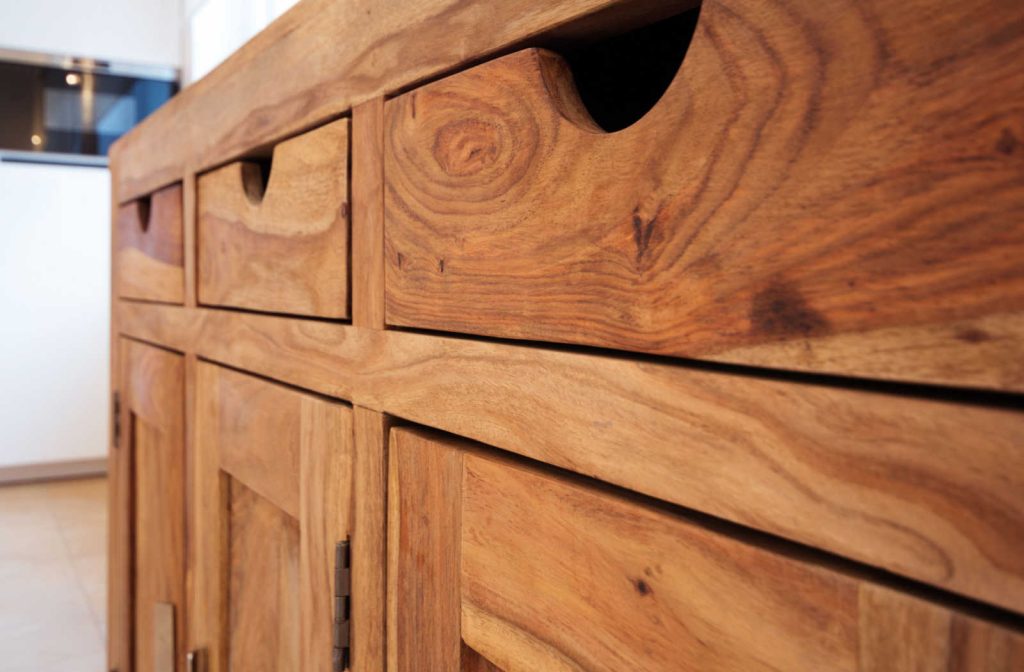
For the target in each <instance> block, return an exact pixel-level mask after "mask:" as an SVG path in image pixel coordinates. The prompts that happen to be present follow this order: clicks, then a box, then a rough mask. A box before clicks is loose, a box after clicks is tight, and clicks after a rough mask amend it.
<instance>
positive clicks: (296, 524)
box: [190, 362, 353, 672]
mask: <svg viewBox="0 0 1024 672" xmlns="http://www.w3.org/2000/svg"><path fill="white" fill-rule="evenodd" d="M247 426H248V427H253V428H255V429H257V430H261V431H263V432H265V433H267V434H268V436H267V437H265V438H264V439H263V441H264V442H263V443H261V444H258V445H256V446H253V445H252V444H251V443H250V442H249V440H250V439H252V438H253V435H252V434H251V433H247V432H246V431H238V430H240V428H242V427H247ZM254 431H255V430H254ZM352 432H353V424H352V412H351V410H350V409H349V408H348V407H346V406H345V405H343V404H340V403H337V402H333V401H328V400H325V399H323V398H320V397H318V396H315V395H311V394H306V393H302V392H298V391H295V390H293V389H288V388H284V387H282V386H280V385H275V384H274V383H270V382H267V381H265V380H260V379H258V378H255V377H253V376H250V375H246V374H242V373H238V372H235V371H231V370H228V369H224V368H222V367H218V366H216V365H214V364H210V363H206V362H200V363H199V366H198V371H197V399H196V441H195V446H196V452H197V455H196V460H195V465H196V467H195V468H196V472H195V474H194V475H193V483H194V490H193V497H194V498H195V501H196V504H195V509H196V511H197V515H196V516H195V522H196V529H195V535H194V539H195V541H194V544H195V554H194V556H193V558H194V576H193V580H192V582H191V586H192V590H193V591H194V599H193V602H192V604H193V613H192V614H190V617H191V619H192V620H191V622H192V624H193V626H194V628H193V630H192V642H193V643H194V645H196V646H199V647H202V648H204V649H206V650H207V651H208V654H209V659H210V668H209V669H210V670H212V671H214V672H218V671H222V670H228V669H253V670H258V669H267V670H279V669H281V670H283V669H298V670H304V671H306V670H312V671H326V670H330V669H331V647H332V631H331V623H332V620H333V609H334V604H333V592H332V591H333V581H334V546H335V543H336V542H337V541H340V540H342V539H345V538H346V536H348V534H349V531H350V528H351V522H350V507H351V489H350V488H351V481H352V464H351V460H352V452H353V443H352ZM232 444H234V445H232ZM260 446H265V447H266V448H267V449H268V450H272V449H273V447H277V448H278V449H280V450H282V451H283V452H285V453H286V454H288V455H292V454H297V455H298V459H297V460H295V459H292V458H291V457H288V458H284V459H282V458H280V457H277V456H271V455H268V454H266V451H261V450H260ZM246 448H253V449H254V450H253V452H254V453H255V455H253V456H251V457H247V458H246V459H247V460H251V461H254V462H256V463H257V464H256V466H255V467H254V465H253V464H252V462H251V461H241V462H240V461H239V460H238V459H232V458H230V457H227V456H229V455H232V454H234V455H236V458H237V456H238V455H240V454H241V453H242V452H245V449H246ZM261 460H263V461H262V462H261ZM253 486H255V487H253ZM256 487H258V488H260V490H262V491H263V492H264V493H269V495H264V494H261V492H260V491H259V490H256V489H255V488H256ZM271 498H273V499H271ZM275 500H276V501H275ZM282 502H284V505H282ZM291 504H295V511H294V514H293V513H289V512H288V511H287V510H286V507H288V506H290V505H291ZM246 530H249V531H250V532H251V534H246V533H245V531H246ZM239 535H241V536H239ZM257 549H258V550H257ZM260 554H262V559H257V558H256V556H260ZM266 591H270V592H271V593H272V594H273V595H272V597H271V598H267V599H263V598H264V597H266V596H265V595H263V593H264V592H266ZM229 665H230V667H229Z"/></svg>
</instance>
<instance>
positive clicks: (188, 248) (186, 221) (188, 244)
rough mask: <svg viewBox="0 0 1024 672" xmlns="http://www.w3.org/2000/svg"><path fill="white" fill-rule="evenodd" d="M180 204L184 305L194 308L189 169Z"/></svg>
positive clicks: (192, 194)
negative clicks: (182, 207) (181, 208)
mask: <svg viewBox="0 0 1024 672" xmlns="http://www.w3.org/2000/svg"><path fill="white" fill-rule="evenodd" d="M182 203H183V204H184V208H185V210H184V213H183V217H182V225H183V226H184V229H183V231H182V240H183V241H184V243H185V250H184V257H183V259H184V264H183V266H184V269H185V302H184V303H185V305H186V306H190V307H193V308H194V307H195V306H196V305H197V297H198V291H197V289H196V278H197V275H198V274H197V273H196V262H197V259H196V256H197V255H196V252H197V250H196V233H197V230H198V226H197V222H196V219H197V212H196V173H195V171H194V170H192V169H191V168H188V169H186V171H185V174H184V178H183V179H182Z"/></svg>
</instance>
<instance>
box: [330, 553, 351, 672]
mask: <svg viewBox="0 0 1024 672" xmlns="http://www.w3.org/2000/svg"><path fill="white" fill-rule="evenodd" d="M351 564H352V556H351V552H350V549H349V541H348V539H346V540H345V541H339V542H338V543H337V544H336V545H335V547H334V655H333V668H334V672H343V670H345V669H347V668H348V666H349V659H350V657H351V654H352V649H351V646H352V645H351V642H350V640H349V638H350V636H351V632H350V628H349V626H350V624H351V617H352V571H351Z"/></svg>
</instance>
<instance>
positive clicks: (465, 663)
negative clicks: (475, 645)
mask: <svg viewBox="0 0 1024 672" xmlns="http://www.w3.org/2000/svg"><path fill="white" fill-rule="evenodd" d="M461 663H462V669H461V672H502V671H501V668H499V667H498V666H497V665H495V664H494V663H492V662H491V661H489V660H487V659H486V658H484V657H483V656H481V655H480V654H479V653H478V652H476V651H474V650H473V649H471V648H469V647H468V646H466V643H465V642H463V643H462V661H461Z"/></svg>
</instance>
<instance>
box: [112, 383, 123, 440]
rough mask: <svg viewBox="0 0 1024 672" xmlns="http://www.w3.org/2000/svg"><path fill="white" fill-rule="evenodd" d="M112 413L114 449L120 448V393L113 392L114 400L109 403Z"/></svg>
mask: <svg viewBox="0 0 1024 672" xmlns="http://www.w3.org/2000/svg"><path fill="white" fill-rule="evenodd" d="M111 406H113V413H114V448H120V447H121V393H120V392H114V398H113V400H112V401H111Z"/></svg>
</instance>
